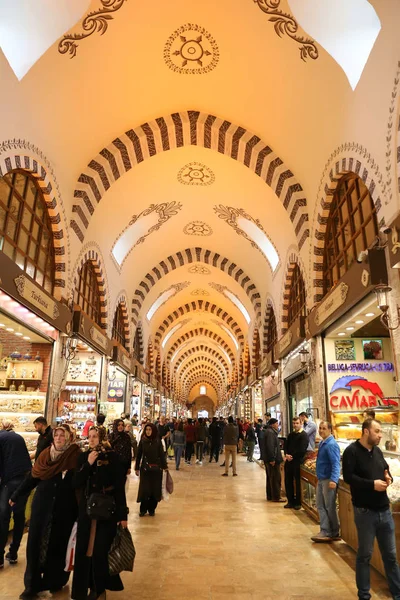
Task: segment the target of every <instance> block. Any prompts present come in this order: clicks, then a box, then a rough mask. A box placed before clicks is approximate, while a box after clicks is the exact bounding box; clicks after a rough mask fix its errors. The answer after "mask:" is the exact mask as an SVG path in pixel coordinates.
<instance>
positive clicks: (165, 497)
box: [161, 470, 169, 502]
mask: <svg viewBox="0 0 400 600" xmlns="http://www.w3.org/2000/svg"><path fill="white" fill-rule="evenodd" d="M167 474H168V470H164V471H163V476H162V484H161V496H162V499H163V500H165V501H166V502H168V500H169V491H168V490H167Z"/></svg>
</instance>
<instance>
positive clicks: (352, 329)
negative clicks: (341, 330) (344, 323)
mask: <svg viewBox="0 0 400 600" xmlns="http://www.w3.org/2000/svg"><path fill="white" fill-rule="evenodd" d="M346 331H354V327H346Z"/></svg>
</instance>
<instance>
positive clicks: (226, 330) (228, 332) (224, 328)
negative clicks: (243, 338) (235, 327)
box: [220, 325, 239, 350]
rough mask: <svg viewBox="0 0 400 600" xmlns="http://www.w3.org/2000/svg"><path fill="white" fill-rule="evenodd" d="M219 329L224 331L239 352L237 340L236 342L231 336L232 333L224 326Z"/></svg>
mask: <svg viewBox="0 0 400 600" xmlns="http://www.w3.org/2000/svg"><path fill="white" fill-rule="evenodd" d="M220 327H221V329H223V330H224V331H225V333H227V334H228V335H229V337H230V338H231V340H232V341H233V343H234V344H235V348H236V350H239V344H238V343H237V340H236V338H235V336H234V335H233V333H232V331H230V330H229V329H228V328H227V327H225V325H220Z"/></svg>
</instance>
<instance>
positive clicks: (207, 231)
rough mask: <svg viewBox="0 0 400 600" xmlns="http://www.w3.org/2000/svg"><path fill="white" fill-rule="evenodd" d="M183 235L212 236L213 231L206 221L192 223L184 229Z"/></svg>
mask: <svg viewBox="0 0 400 600" xmlns="http://www.w3.org/2000/svg"><path fill="white" fill-rule="evenodd" d="M183 233H186V235H199V236H203V237H205V236H208V235H212V233H213V230H212V229H211V227H210V226H209V225H207V223H204V221H191V222H190V223H188V224H187V225H185V227H184V228H183Z"/></svg>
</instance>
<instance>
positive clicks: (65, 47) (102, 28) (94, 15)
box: [58, 0, 126, 58]
mask: <svg viewBox="0 0 400 600" xmlns="http://www.w3.org/2000/svg"><path fill="white" fill-rule="evenodd" d="M100 2H101V4H102V8H99V9H98V10H94V11H92V12H90V13H88V14H87V15H86V17H85V18H84V19H83V21H82V29H83V32H82V33H70V34H67V35H64V36H63V37H62V39H61V40H60V42H59V44H58V51H59V53H60V54H70V55H71V56H70V58H74V57H75V56H76V51H77V49H78V44H77V42H78V41H81V40H84V39H85V38H88V37H89V36H91V35H93V34H94V33H96V32H97V33H99V34H100V35H104V34H105V32H106V31H107V29H108V22H109V21H111V20H112V19H113V18H114V17H113V15H112V13H115V12H117V10H120V8H122V6H123V4H124V2H126V0H100Z"/></svg>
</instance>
